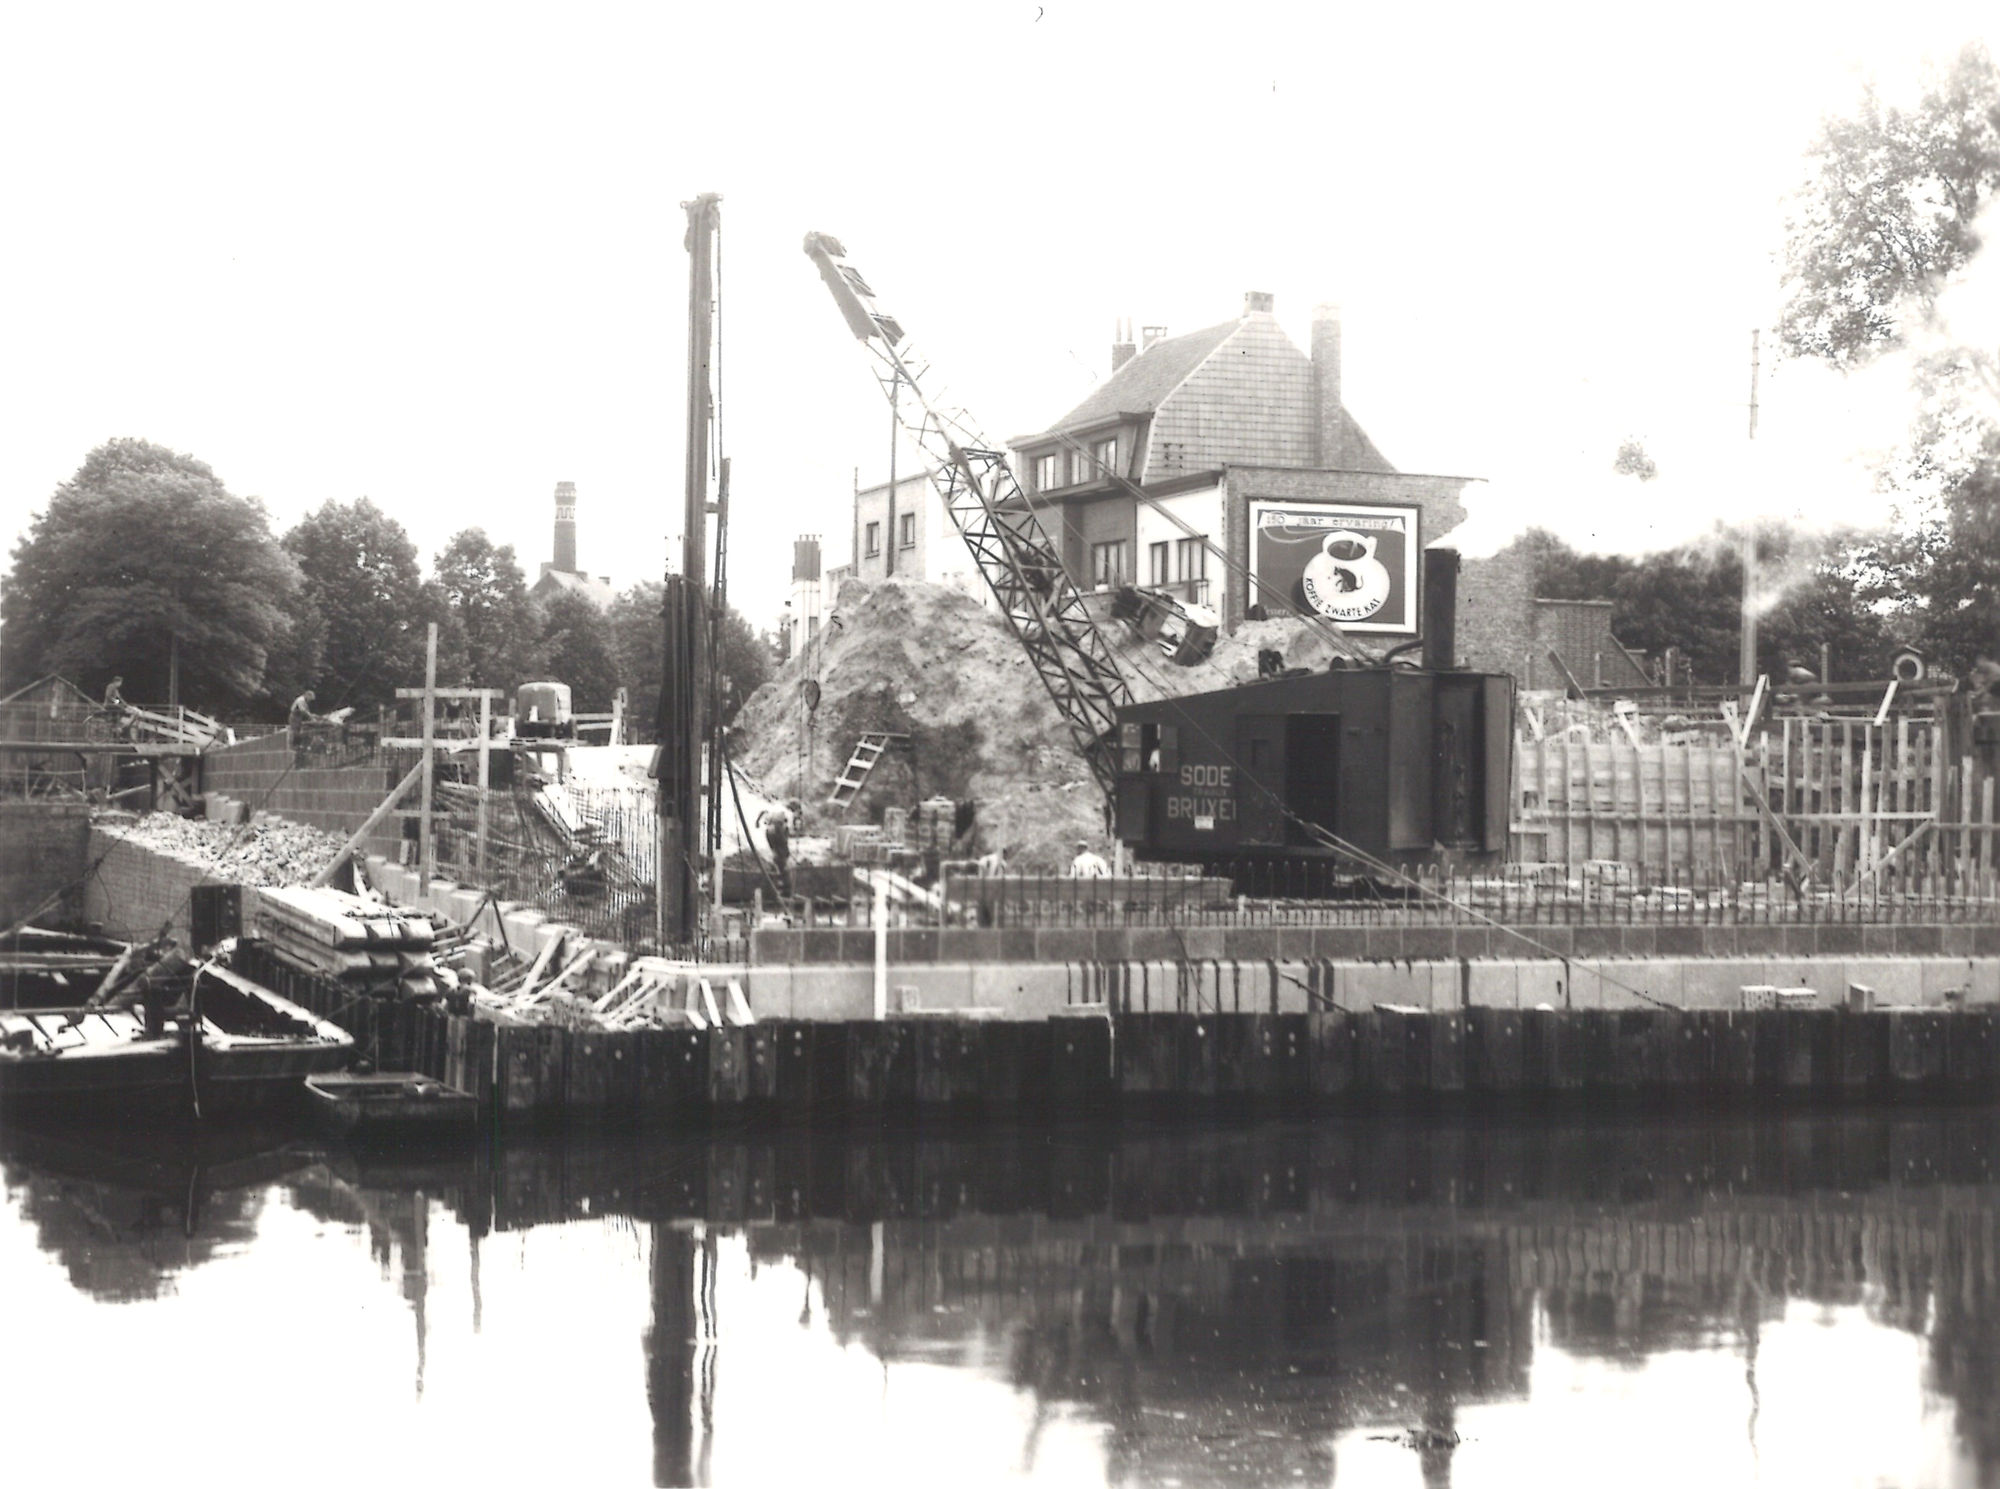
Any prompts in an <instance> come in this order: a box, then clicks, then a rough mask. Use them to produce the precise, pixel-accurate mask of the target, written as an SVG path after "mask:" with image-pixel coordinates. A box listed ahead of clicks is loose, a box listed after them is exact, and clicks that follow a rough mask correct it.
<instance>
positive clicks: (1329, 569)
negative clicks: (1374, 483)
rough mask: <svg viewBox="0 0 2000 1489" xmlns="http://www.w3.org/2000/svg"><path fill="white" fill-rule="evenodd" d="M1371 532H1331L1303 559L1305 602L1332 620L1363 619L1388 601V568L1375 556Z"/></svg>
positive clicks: (1344, 529)
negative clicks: (1305, 560) (1304, 565)
mask: <svg viewBox="0 0 2000 1489" xmlns="http://www.w3.org/2000/svg"><path fill="white" fill-rule="evenodd" d="M1375 543H1376V539H1375V537H1374V536H1373V535H1372V534H1364V533H1357V532H1352V531H1349V530H1348V529H1346V528H1342V529H1340V530H1339V531H1337V532H1330V533H1328V534H1327V535H1326V538H1325V540H1324V541H1323V542H1322V543H1321V544H1320V551H1319V552H1318V553H1316V554H1314V555H1313V556H1312V558H1310V559H1309V560H1307V562H1306V571H1305V577H1304V579H1303V580H1302V581H1301V583H1302V586H1303V588H1304V589H1305V593H1306V601H1307V603H1308V604H1310V605H1311V606H1312V607H1313V609H1315V610H1317V611H1318V612H1319V613H1320V614H1321V615H1325V616H1329V617H1331V618H1332V619H1334V620H1341V621H1356V620H1366V619H1367V618H1368V617H1369V616H1371V615H1373V614H1374V613H1375V612H1376V611H1378V610H1380V609H1381V608H1382V607H1383V606H1384V605H1386V604H1387V603H1388V602H1389V570H1388V568H1387V566H1386V565H1384V564H1383V562H1382V561H1381V560H1380V559H1378V558H1377V557H1376V556H1375Z"/></svg>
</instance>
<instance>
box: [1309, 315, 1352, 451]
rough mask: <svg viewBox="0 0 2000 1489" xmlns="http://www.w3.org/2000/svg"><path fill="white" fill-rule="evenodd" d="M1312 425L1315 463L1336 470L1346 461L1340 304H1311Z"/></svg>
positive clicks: (1345, 420) (1345, 418)
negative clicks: (1342, 399)
mask: <svg viewBox="0 0 2000 1489" xmlns="http://www.w3.org/2000/svg"><path fill="white" fill-rule="evenodd" d="M1312 364H1313V428H1314V432H1315V436H1316V437H1315V447H1316V448H1315V455H1316V457H1317V459H1316V463H1317V464H1318V465H1319V466H1321V467H1322V468H1323V469H1330V470H1338V469H1341V468H1342V467H1343V466H1345V465H1346V463H1347V460H1348V450H1347V411H1346V410H1345V409H1344V408H1342V407H1341V403H1340V307H1339V306H1338V305H1315V306H1313V329H1312Z"/></svg>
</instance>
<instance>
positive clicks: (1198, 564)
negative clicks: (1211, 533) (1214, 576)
mask: <svg viewBox="0 0 2000 1489" xmlns="http://www.w3.org/2000/svg"><path fill="white" fill-rule="evenodd" d="M1174 562H1175V563H1176V564H1178V565H1179V566H1180V574H1179V575H1178V576H1177V577H1179V578H1182V579H1206V578H1207V577H1208V539H1207V538H1182V539H1180V540H1179V541H1178V542H1176V543H1175V544H1174Z"/></svg>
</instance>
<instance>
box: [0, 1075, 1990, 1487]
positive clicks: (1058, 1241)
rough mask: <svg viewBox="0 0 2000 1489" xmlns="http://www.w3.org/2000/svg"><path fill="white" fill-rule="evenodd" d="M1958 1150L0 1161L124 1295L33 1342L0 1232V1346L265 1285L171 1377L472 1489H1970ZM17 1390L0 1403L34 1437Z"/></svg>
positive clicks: (1451, 1140) (1249, 1145) (998, 1143)
mask: <svg viewBox="0 0 2000 1489" xmlns="http://www.w3.org/2000/svg"><path fill="white" fill-rule="evenodd" d="M1996 1153H2000V1122H1996V1120H1995V1119H1994V1118H1992V1117H1990V1116H1987V1115H1984V1114H1979V1115H1950V1116H1934V1117H1927V1118H1926V1117H1911V1116H1908V1115H1907V1114H1898V1115H1894V1116H1883V1117H1873V1116H1865V1115H1864V1116H1856V1115H1842V1116H1835V1117H1815V1118H1805V1117H1800V1118H1788V1119H1785V1120H1782V1121H1765V1122H1756V1123H1751V1122H1727V1123H1723V1122H1714V1123H1711V1122H1702V1121H1686V1122H1666V1123H1663V1122H1652V1123H1644V1124H1642V1123H1636V1122H1632V1123H1608V1124H1604V1125H1598V1126H1582V1125H1566V1126H1565V1125H1550V1126H1538V1125H1500V1126H1493V1127H1486V1128H1480V1127H1464V1126H1457V1125H1439V1126H1408V1125H1396V1124H1389V1123H1345V1124H1341V1125H1338V1126H1330V1125H1322V1126H1319V1127H1316V1128H1315V1127H1303V1126H1270V1127H1260V1128H1254V1129H1244V1130H1239V1131H1234V1132H1223V1133H1199V1132H1162V1131H1157V1130H1143V1131H1136V1132H1135V1131H1130V1130H1127V1131H1125V1132H1122V1133H1121V1132H1105V1131H1060V1132H1049V1131H1040V1130H1036V1131H1007V1132H998V1133H981V1134H966V1133H941V1134H925V1135H911V1134H902V1135H885V1134H880V1133H855V1134H830V1135H829V1134H807V1133H800V1132H793V1133H785V1134H780V1135H776V1136H771V1137H746V1136H741V1135H737V1136H728V1135H724V1136H715V1137H702V1138H693V1137H690V1138H687V1139H683V1140H677V1141H654V1142H648V1143H643V1144H639V1143H626V1142H618V1141H608V1140H600V1141H592V1142H583V1141H572V1142H567V1143H553V1142H545V1143H521V1144H513V1145H508V1146H504V1147H501V1148H499V1149H497V1150H494V1151H491V1152H481V1153H479V1154H477V1155H475V1156H471V1157H467V1158H465V1159H462V1160H459V1161H455V1162H452V1161H416V1160H412V1161H383V1160H358V1159H356V1158H354V1157H351V1156H348V1155H345V1154H338V1153H328V1152H325V1151H322V1150H319V1149H316V1148H314V1147H312V1146H310V1145H308V1144H303V1143H300V1142H298V1141H295V1140H291V1139H288V1138H286V1137H285V1136H283V1135H277V1136H275V1137H271V1138H268V1139H254V1140H247V1141H245V1142H239V1143H237V1144H235V1145H234V1147H233V1148H223V1149H217V1148H215V1147H213V1146H210V1147H208V1148H175V1147H174V1146H172V1145H171V1144H168V1145H167V1146H164V1147H162V1146H160V1145H157V1144H156V1145H154V1146H152V1147H150V1148H147V1149H133V1148H131V1147H130V1146H129V1145H127V1146H126V1147H124V1148H123V1149H122V1150H121V1151H115V1152H110V1151H104V1150H101V1149H100V1150H90V1149H86V1148H82V1147H79V1146H77V1145H75V1144H74V1143H68V1142H51V1141H49V1140H46V1139H29V1138H26V1137H24V1136H23V1135H21V1134H13V1135H10V1136H9V1138H8V1139H7V1140H6V1142H5V1144H4V1145H0V1172H4V1177H5V1185H6V1194H7V1204H6V1207H5V1210H4V1212H0V1243H6V1242H9V1241H11V1240H12V1239H13V1238H16V1237H23V1238H31V1240H32V1247H33V1248H34V1249H35V1250H37V1251H38V1252H39V1253H40V1254H41V1255H43V1256H44V1257H46V1258H49V1259H52V1260H53V1262H54V1263H55V1264H56V1266H57V1267H58V1268H59V1269H60V1273H61V1276H62V1279H63V1285H64V1286H66V1287H67V1288H68V1289H69V1290H71V1291H72V1292H73V1293H76V1294H83V1295H88V1297H89V1298H92V1299H96V1300H99V1301H102V1302H108V1303H122V1304H134V1303H136V1304H141V1305H144V1306H141V1307H138V1308H132V1309H125V1310H113V1311H111V1312H110V1313H109V1314H107V1315H99V1316H98V1319H97V1322H96V1323H95V1324H93V1326H92V1327H91V1328H90V1329H89V1330H87V1331H84V1332H87V1334H88V1338H87V1339H83V1340H81V1342H72V1341H70V1340H69V1338H68V1336H67V1335H64V1336H61V1337H58V1336H56V1335H55V1334H54V1333H53V1332H52V1331H49V1330H48V1325H49V1324H50V1323H51V1321H56V1320H59V1318H60V1317H61V1316H62V1314H63V1310H62V1306H61V1304H60V1301H59V1299H58V1298H57V1297H56V1296H55V1295H53V1294H51V1293H50V1292H49V1290H48V1288H47V1287H46V1286H38V1285H37V1284H38V1279H37V1278H36V1277H35V1276H34V1275H32V1273H31V1269H28V1268H27V1267H26V1266H25V1265H24V1264H23V1262H22V1261H21V1255H22V1248H21V1247H18V1246H14V1245H11V1244H7V1245H5V1246H4V1249H0V1279H4V1280H5V1281H6V1283H7V1284H8V1287H7V1296H8V1297H10V1298H11V1299H13V1300H14V1305H13V1306H14V1313H15V1317H16V1322H17V1323H20V1322H22V1321H24V1320H25V1322H26V1323H27V1326H28V1328H29V1330H30V1331H31V1332H29V1333H27V1334H23V1333H21V1332H20V1330H19V1329H13V1330H10V1335H9V1337H10V1345H9V1348H8V1350H7V1351H5V1355H6V1358H7V1360H8V1361H9V1362H18V1360H19V1357H20V1351H21V1345H19V1344H16V1343H14V1342H13V1341H15V1340H23V1341H25V1340H27V1339H32V1340H33V1341H34V1343H33V1349H34V1350H36V1351H38V1352H40V1353H41V1354H43V1355H46V1356H48V1357H50V1358H52V1359H53V1360H54V1362H55V1367H56V1373H55V1374H54V1375H51V1376H48V1378H51V1379H54V1378H61V1371H62V1369H63V1368H67V1369H71V1370H82V1369H86V1368H87V1367H88V1364H89V1362H88V1361H87V1360H86V1359H85V1358H83V1354H82V1352H83V1351H85V1350H93V1349H103V1348H112V1349H117V1348H122V1347H127V1346H130V1347H132V1348H133V1349H134V1350H135V1351H139V1352H140V1353H141V1355H142V1357H143V1350H144V1349H145V1348H146V1347H147V1344H146V1341H145V1340H144V1337H143V1333H144V1331H143V1329H142V1328H141V1327H140V1326H139V1325H138V1324H136V1323H133V1322H119V1321H118V1320H133V1319H141V1318H144V1317H145V1316H146V1314H147V1311H148V1309H149V1308H152V1309H158V1308H162V1307H165V1306H168V1304H169V1302H170V1301H172V1300H174V1299H175V1297H176V1295H177V1294H179V1295H182V1300H183V1301H186V1295H190V1294H193V1293H196V1292H199V1293H200V1294H201V1297H200V1298H199V1299H196V1300H195V1302H196V1311H194V1312H192V1313H190V1314H189V1317H190V1318H194V1319H199V1318H201V1317H203V1316H214V1317H222V1316H224V1315H225V1314H227V1315H228V1316H230V1317H232V1318H233V1317H236V1315H237V1313H238V1312H242V1313H244V1314H246V1315H247V1314H248V1313H249V1305H248V1304H247V1303H244V1301H243V1298H242V1297H241V1296H239V1295H240V1294H247V1293H248V1292H249V1291H251V1290H253V1289H255V1288H257V1287H259V1286H267V1285H268V1278H269V1276H270V1275H271V1270H270V1269H272V1268H282V1269H283V1274H284V1275H286V1276H289V1277H293V1278H296V1279H297V1283H298V1286H299V1287H300V1288H301V1289H302V1290H308V1291H309V1292H310V1293H311V1294H312V1295H313V1296H314V1297H316V1298H321V1299H322V1301H323V1306H310V1307H302V1309H301V1311H300V1314H299V1317H298V1318H297V1319H296V1320H295V1324H296V1327H287V1326H286V1322H285V1321H284V1320H282V1319H280V1320H268V1321H267V1320H261V1319H259V1320H255V1321H253V1322H252V1323H250V1324H248V1325H245V1327H248V1328H251V1329H252V1330H254V1331H255V1338H256V1341H257V1343H256V1353H255V1354H254V1355H250V1354H246V1353H245V1352H244V1351H242V1350H238V1351H235V1352H233V1353H231V1354H229V1355H218V1356H216V1357H204V1359H203V1360H202V1362H201V1366H202V1368H203V1369H204V1370H205V1371H206V1372H207V1373H208V1376H209V1378H210V1379H216V1378H221V1379H224V1380H232V1381H235V1382H237V1383H238V1384H239V1386H243V1387H245V1388H248V1382H249V1380H250V1378H251V1376H250V1372H252V1371H255V1370H260V1369H269V1370H271V1371H273V1372H275V1373H276V1374H278V1375H280V1376H282V1377H283V1378H285V1379H288V1380H290V1381H292V1382H294V1383H296V1384H302V1385H304V1386H307V1387H309V1388H310V1391H311V1392H313V1393H316V1397H315V1399H318V1400H321V1401H323V1402H332V1403H340V1402H343V1401H350V1400H351V1401H352V1402H354V1403H357V1404H358V1403H361V1402H363V1401H365V1402H367V1403H372V1404H373V1407H374V1414H373V1415H371V1416H370V1417H369V1421H370V1424H371V1425H370V1435H371V1438H373V1439H375V1440H378V1442H379V1441H384V1440H386V1441H393V1442H395V1443H398V1444H400V1447H399V1449H398V1451H399V1452H400V1454H401V1455H402V1456H401V1457H400V1458H399V1459H398V1461H399V1462H402V1463H404V1464H406V1465H407V1466H408V1467H410V1468H411V1469H412V1470H414V1469H416V1468H418V1467H420V1466H422V1465H424V1464H425V1463H427V1462H434V1463H435V1465H436V1467H438V1468H439V1469H444V1468H447V1467H450V1468H453V1469H454V1471H455V1472H457V1473H460V1474H463V1473H464V1472H467V1471H478V1472H485V1473H487V1474H488V1476H489V1477H490V1478H491V1479H492V1481H493V1482H516V1481H518V1480H519V1479H520V1478H521V1477H523V1475H524V1474H525V1472H526V1470H527V1469H528V1467H529V1465H530V1463H531V1461H532V1460H533V1459H534V1456H535V1455H536V1454H537V1453H540V1452H543V1451H547V1452H548V1454H549V1456H550V1461H551V1462H552V1463H567V1464H569V1465H571V1466H572V1467H575V1466H577V1465H579V1464H582V1465H587V1466H589V1467H590V1468H591V1469H592V1474H591V1476H592V1477H594V1478H596V1479H597V1480H599V1481H601V1482H607V1483H628V1482H629V1483H638V1482H648V1481H650V1482H652V1483H654V1484H661V1485H667V1484H705V1483H743V1482H772V1481H777V1480H779V1479H786V1480H789V1481H793V1482H845V1481H846V1480H847V1479H848V1478H849V1477H852V1476H858V1475H859V1470H858V1469H854V1468H853V1465H856V1464H866V1465H867V1466H868V1473H867V1477H869V1478H870V1479H871V1481H872V1482H875V1483H900V1482H973V1481H977V1482H1016V1481H1028V1480H1042V1481H1048V1482H1076V1483H1108V1484H1156V1483H1175V1482H1177V1483H1182V1484H1197V1483H1273V1484H1277V1483H1282V1484H1289V1483H1301V1482H1303V1483H1315V1484H1325V1483H1331V1482H1333V1481H1334V1480H1335V1479H1336V1477H1338V1478H1340V1479H1341V1480H1342V1481H1343V1482H1377V1481H1382V1482H1407V1483H1424V1484H1445V1483H1460V1484H1472V1483H1481V1482H1531V1481H1558V1480H1562V1479H1564V1478H1566V1477H1570V1476H1572V1475H1575V1476H1602V1475H1603V1474H1604V1473H1605V1472H1608V1471H1610V1466H1611V1464H1612V1462H1613V1461H1616V1462H1620V1463H1622V1464H1623V1466H1624V1467H1625V1468H1626V1469H1628V1470H1629V1469H1637V1470H1641V1471H1639V1472H1638V1476H1639V1477H1641V1478H1646V1477H1649V1476H1652V1475H1653V1473H1654V1472H1656V1471H1657V1473H1658V1475H1659V1476H1660V1477H1661V1478H1662V1480H1663V1481H1685V1479H1686V1478H1687V1477H1690V1476H1693V1475H1695V1474H1697V1473H1705V1474H1707V1475H1708V1476H1709V1477H1716V1478H1719V1480H1720V1481H1735V1480H1740V1479H1744V1478H1747V1477H1749V1476H1751V1475H1753V1474H1756V1473H1759V1472H1762V1473H1764V1474H1765V1475H1767V1476H1775V1477H1788V1476H1797V1474H1799V1473H1800V1472H1804V1471H1806V1470H1807V1469H1811V1470H1813V1471H1815V1472H1817V1471H1819V1470H1822V1469H1825V1470H1830V1471H1832V1472H1833V1473H1835V1475H1836V1476H1857V1477H1860V1478H1862V1479H1864V1480H1871V1481H1872V1479H1873V1478H1875V1477H1877V1476H1880V1477H1883V1478H1886V1479H1889V1480H1892V1481H1896V1482H1944V1481H1948V1480H1952V1479H1960V1480H1964V1481H1978V1482H2000V1306H1996V1291H1997V1290H2000V1266H1997V1265H1996V1263H1997V1262H2000V1258H1997V1257H1996V1240H1995V1230H1996V1216H2000V1179H1997V1178H1996V1174H1995V1172H1994V1164H1995V1161H1996ZM496 1251H497V1254H498V1255H499V1256H500V1257H501V1258H502V1260H501V1261H500V1263H499V1264H498V1265H497V1266H496V1263H495V1261H494V1256H495V1254H496ZM371 1272H372V1275H370V1274H371ZM197 1281H200V1282H201V1284H202V1285H201V1286H200V1287H199V1288H197V1285H196V1284H197ZM371 1289H372V1291H370V1290H371ZM354 1299H358V1300H359V1302H358V1304H356V1303H354V1302H351V1301H346V1300H354ZM496 1299H497V1301H496ZM203 1310H205V1311H206V1313H204V1312H203ZM496 1310H497V1312H496ZM357 1313H358V1317H357V1316H356V1315H357ZM391 1315H393V1319H394V1320H400V1322H395V1323H394V1324H393V1327H391V1326H390V1325H391V1322H392V1319H391ZM107 1318H108V1319H109V1320H111V1321H110V1322H105V1319H107ZM621 1340H622V1341H623V1343H622V1344H621V1343H620V1342H619V1341H621ZM176 1347H177V1348H179V1349H182V1350H185V1349H187V1348H189V1346H188V1345H187V1344H186V1342H185V1341H184V1340H183V1341H182V1342H181V1343H180V1344H179V1345H177V1346H176ZM46 1373H47V1372H45V1371H44V1370H43V1369H42V1368H41V1367H40V1366H37V1367H36V1368H35V1369H34V1370H29V1369H26V1368H21V1367H19V1366H18V1364H17V1363H16V1368H15V1369H14V1370H13V1371H11V1372H10V1373H9V1375H8V1376H7V1377H6V1378H5V1381H4V1384H5V1386H6V1388H7V1389H8V1391H9V1392H11V1393H20V1392H25V1393H26V1394H27V1395H28V1397H29V1398H30V1399H29V1400H28V1401H27V1402H26V1403H25V1404H26V1406H27V1407H28V1408H29V1409H30V1411H31V1412H32V1409H33V1407H34V1405H35V1402H34V1400H33V1397H34V1394H35V1392H36V1391H37V1390H38V1389H42V1387H41V1381H42V1379H43V1378H44V1376H45V1374H46ZM361 1382H365V1385H364V1384H361ZM392 1383H399V1384H396V1385H395V1390H394V1392H393V1393H392V1391H391V1389H390V1386H391V1384H392ZM398 1395H399V1398H400V1399H399V1400H398V1399H396V1397H397V1396H398ZM54 1399H56V1398H53V1397H52V1398H51V1400H54ZM1829 1402H1835V1403H1842V1402H1844V1403H1845V1406H1844V1407H1842V1408H1841V1409H1838V1410H1835V1411H1834V1412H1833V1413H1832V1415H1831V1416H1829V1417H1827V1418H1826V1419H1825V1420H1824V1421H1818V1422H1815V1423H1814V1425H1812V1426H1811V1427H1810V1428H1808V1427H1807V1426H1805V1425H1802V1424H1804V1423H1806V1422H1808V1421H1810V1420H1812V1419H1810V1418H1809V1417H1807V1416H1805V1415H1802V1413H1805V1412H1806V1411H1807V1409H1808V1408H1814V1409H1818V1410H1822V1411H1823V1410H1824V1409H1825V1408H1826V1407H1827V1404H1828V1403H1829ZM519 1403H529V1404H530V1405H531V1407H532V1409H531V1410H530V1411H528V1412H527V1414H526V1415H525V1416H519V1415H517V1414H516V1413H515V1412H514V1411H513V1409H512V1408H513V1407H514V1406H515V1405H517V1404H519ZM17 1404H19V1403H17ZM1586 1405H1587V1407H1588V1411H1583V1410H1581V1407H1583V1406H1586ZM578 1418H581V1419H583V1420H586V1421H587V1423H588V1429H587V1430H577V1431H574V1432H572V1431H571V1429H570V1427H568V1426H566V1425H565V1423H567V1422H571V1421H572V1420H575V1419H578ZM1663 1423H1671V1424H1672V1426H1671V1430H1670V1431H1663V1430H1662V1424H1663ZM1635 1432H1636V1433H1645V1434H1647V1440H1646V1441H1644V1442H1643V1443H1634V1442H1632V1441H1627V1440H1621V1434H1632V1433H1635ZM565 1434H568V1437H567V1440H565ZM544 1436H548V1437H550V1438H552V1439H553V1440H555V1441H557V1442H560V1443H561V1444H562V1446H561V1448H560V1451H558V1450H557V1449H556V1448H555V1447H548V1448H546V1449H544V1448H543V1447H541V1446H538V1445H539V1444H541V1443H542V1440H543V1437H544ZM524 1455H525V1456H524ZM313 1473H314V1469H313V1466H312V1465H308V1466H307V1470H306V1472H305V1479H306V1481H316V1480H315V1479H314V1477H313ZM327 1476H328V1477H329V1478H331V1477H336V1476H338V1475H337V1474H336V1473H335V1472H334V1470H333V1467H332V1466H331V1465H329V1466H328V1470H327Z"/></svg>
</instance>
